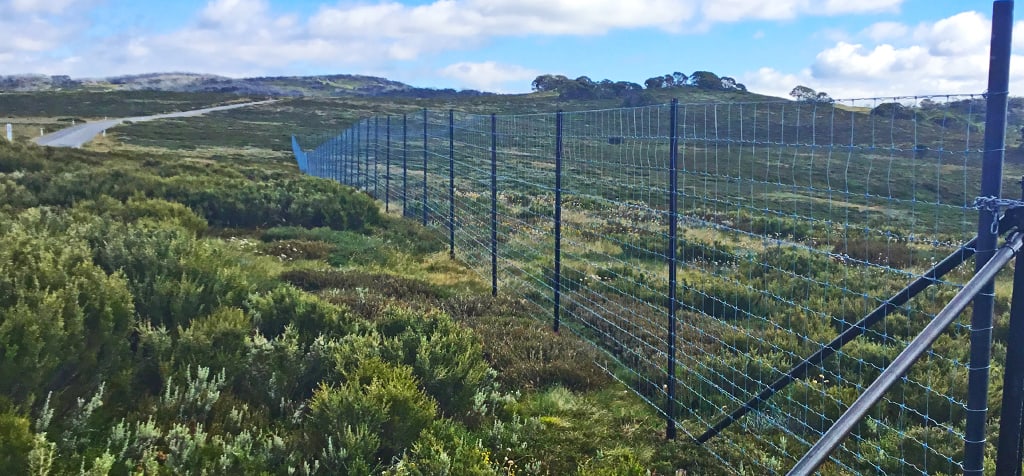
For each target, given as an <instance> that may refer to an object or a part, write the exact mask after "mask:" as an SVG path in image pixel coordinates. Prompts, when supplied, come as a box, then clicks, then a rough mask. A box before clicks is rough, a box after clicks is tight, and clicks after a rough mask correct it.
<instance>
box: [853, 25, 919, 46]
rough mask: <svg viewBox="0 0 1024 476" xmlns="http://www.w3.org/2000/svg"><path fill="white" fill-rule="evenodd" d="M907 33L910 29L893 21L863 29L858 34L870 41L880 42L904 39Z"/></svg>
mask: <svg viewBox="0 0 1024 476" xmlns="http://www.w3.org/2000/svg"><path fill="white" fill-rule="evenodd" d="M909 32H910V28H909V27H907V25H904V24H902V23H899V22H894V21H883V22H879V23H875V24H873V25H871V26H869V27H867V28H865V29H864V30H863V31H861V32H860V34H861V36H865V37H867V38H869V39H871V41H875V42H882V41H888V40H896V39H900V38H903V37H906V36H907V33H909Z"/></svg>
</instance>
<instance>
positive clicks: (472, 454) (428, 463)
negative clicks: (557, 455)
mask: <svg viewBox="0 0 1024 476" xmlns="http://www.w3.org/2000/svg"><path fill="white" fill-rule="evenodd" d="M492 464H494V463H493V462H492V461H491V454H490V451H489V450H488V449H486V448H484V447H483V446H482V445H481V444H480V440H479V439H477V438H475V437H474V436H473V435H472V434H470V433H469V432H467V431H466V429H465V428H464V427H462V426H461V425H459V424H457V423H455V422H452V421H451V420H437V421H435V422H434V424H433V425H431V426H430V427H429V428H427V429H426V430H425V431H424V432H423V433H421V434H420V438H419V439H418V440H416V442H415V443H414V444H413V446H412V449H410V450H409V451H408V452H406V453H405V454H404V455H402V459H401V460H399V461H398V463H397V464H396V465H395V467H394V468H392V469H391V470H389V471H387V472H385V474H387V475H388V476H434V475H442V474H448V475H456V474H457V475H466V476H491V475H493V476H497V475H499V474H505V473H503V472H498V471H497V470H495V468H493V467H492Z"/></svg>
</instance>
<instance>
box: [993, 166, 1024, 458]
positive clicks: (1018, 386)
mask: <svg viewBox="0 0 1024 476" xmlns="http://www.w3.org/2000/svg"><path fill="white" fill-rule="evenodd" d="M1020 184H1021V199H1022V200H1024V177H1021V181H1020ZM1006 342H1008V343H1011V345H1007V346H1006V367H1005V368H1004V371H1003V406H1002V410H1001V412H1000V415H999V446H998V451H997V453H996V474H1004V475H1016V476H1020V474H1021V443H1022V442H1024V434H1022V432H1021V423H1022V420H1024V346H1022V345H1019V344H1020V343H1022V342H1024V261H1021V260H1019V259H1016V260H1015V261H1014V267H1013V297H1012V298H1011V300H1010V325H1009V330H1008V332H1007V336H1006Z"/></svg>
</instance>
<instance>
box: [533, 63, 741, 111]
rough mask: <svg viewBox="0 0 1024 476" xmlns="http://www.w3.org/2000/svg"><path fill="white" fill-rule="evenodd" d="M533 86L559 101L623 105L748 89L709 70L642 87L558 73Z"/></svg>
mask: <svg viewBox="0 0 1024 476" xmlns="http://www.w3.org/2000/svg"><path fill="white" fill-rule="evenodd" d="M532 87H533V90H534V91H538V92H548V91H551V92H557V93H558V97H559V98H560V99H578V100H588V99H622V100H623V105H625V106H635V105H640V104H643V103H645V97H644V92H645V91H653V90H658V89H672V88H683V87H694V88H700V89H707V90H714V91H746V90H747V87H746V86H744V85H743V84H742V83H739V82H738V81H736V79H734V78H731V77H729V76H718V75H717V74H715V73H713V72H711V71H694V72H693V74H690V75H687V74H684V73H681V72H678V71H677V72H674V73H670V74H665V75H659V76H653V77H651V78H647V80H645V81H644V84H643V85H640V84H638V83H633V82H629V81H613V80H611V79H602V80H600V81H594V80H592V79H590V78H589V77H587V76H580V77H578V78H576V79H572V78H569V77H567V76H565V75H561V74H542V75H540V76H537V78H536V79H534V80H533V83H532Z"/></svg>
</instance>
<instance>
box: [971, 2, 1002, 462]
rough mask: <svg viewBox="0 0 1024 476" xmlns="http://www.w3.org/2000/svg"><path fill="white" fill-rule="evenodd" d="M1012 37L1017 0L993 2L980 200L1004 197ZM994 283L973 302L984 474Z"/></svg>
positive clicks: (978, 438) (983, 242) (992, 237)
mask: <svg viewBox="0 0 1024 476" xmlns="http://www.w3.org/2000/svg"><path fill="white" fill-rule="evenodd" d="M1012 37H1013V0H996V1H995V2H993V4H992V42H991V50H990V57H989V76H988V96H987V97H988V101H987V106H986V112H985V115H986V117H985V155H984V158H983V160H982V174H981V196H982V197H1000V196H1001V191H1002V179H1003V155H1004V152H1005V149H1006V105H1007V97H1008V96H1009V91H1008V88H1009V78H1010V51H1011V43H1012ZM994 220H995V217H994V216H993V215H992V213H991V211H988V210H980V211H979V216H978V253H977V257H976V258H975V264H976V268H975V271H976V272H977V271H978V270H980V269H981V268H982V267H983V266H984V265H985V263H987V262H988V261H989V259H991V258H992V255H993V254H995V249H996V244H997V243H996V242H997V238H998V236H997V234H996V233H993V231H994V230H993V229H992V224H993V221H994ZM994 312H995V284H994V283H992V282H989V283H988V284H986V285H985V287H984V288H983V289H982V291H981V293H980V294H978V297H977V298H976V299H975V300H974V309H973V312H972V315H971V353H970V366H969V368H968V375H967V428H966V431H965V432H964V474H965V475H981V474H983V473H984V466H985V464H984V463H985V442H986V437H985V427H986V425H985V423H986V419H987V416H988V415H987V413H988V384H989V365H990V363H991V357H992V314H993V313H994Z"/></svg>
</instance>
